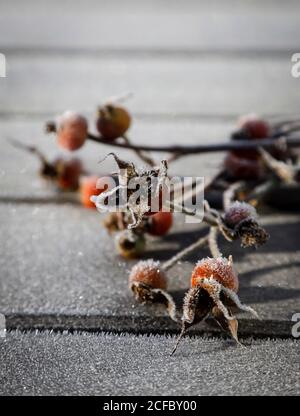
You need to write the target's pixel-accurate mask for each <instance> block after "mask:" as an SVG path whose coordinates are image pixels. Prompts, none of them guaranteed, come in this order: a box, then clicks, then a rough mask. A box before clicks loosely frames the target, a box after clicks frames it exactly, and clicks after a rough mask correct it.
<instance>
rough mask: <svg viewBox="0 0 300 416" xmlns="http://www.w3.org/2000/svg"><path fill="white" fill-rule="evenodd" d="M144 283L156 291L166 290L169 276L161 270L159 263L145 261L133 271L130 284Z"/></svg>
mask: <svg viewBox="0 0 300 416" xmlns="http://www.w3.org/2000/svg"><path fill="white" fill-rule="evenodd" d="M131 283H144V284H145V285H148V286H150V287H151V288H154V289H162V290H165V289H166V288H167V276H166V274H165V272H164V271H163V270H162V269H161V268H160V265H159V262H158V261H157V262H155V261H153V260H145V261H140V262H138V263H137V264H136V265H135V266H133V268H132V269H131V272H130V275H129V284H131Z"/></svg>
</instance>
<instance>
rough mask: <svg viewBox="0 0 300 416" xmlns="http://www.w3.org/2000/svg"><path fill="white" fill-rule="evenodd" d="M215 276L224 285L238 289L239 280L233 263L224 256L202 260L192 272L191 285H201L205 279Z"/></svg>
mask: <svg viewBox="0 0 300 416" xmlns="http://www.w3.org/2000/svg"><path fill="white" fill-rule="evenodd" d="M209 278H213V279H214V280H216V281H217V282H219V283H221V284H222V285H223V286H224V287H226V288H228V289H230V290H233V291H234V292H237V291H238V288H239V281H238V277H237V274H236V273H235V271H234V269H233V266H232V263H231V262H230V261H228V260H227V259H225V258H223V257H219V258H217V259H214V258H210V257H207V258H206V259H202V260H200V261H199V262H198V263H197V264H196V267H195V268H194V270H193V272H192V278H191V287H199V286H201V282H202V281H203V280H204V279H209Z"/></svg>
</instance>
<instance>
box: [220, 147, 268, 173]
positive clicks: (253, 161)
mask: <svg viewBox="0 0 300 416" xmlns="http://www.w3.org/2000/svg"><path fill="white" fill-rule="evenodd" d="M223 164H224V168H225V169H226V171H227V172H228V174H229V176H231V177H232V178H236V179H248V180H251V179H253V180H255V179H261V178H263V176H264V175H265V168H264V166H263V163H262V161H261V160H260V159H259V158H252V157H251V158H246V157H243V156H242V155H240V154H238V152H237V151H234V152H228V153H227V155H226V157H225V159H224V162H223Z"/></svg>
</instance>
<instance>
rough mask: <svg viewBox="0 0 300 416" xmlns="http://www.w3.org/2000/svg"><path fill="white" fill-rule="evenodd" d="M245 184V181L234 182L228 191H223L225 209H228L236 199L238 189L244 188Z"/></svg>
mask: <svg viewBox="0 0 300 416" xmlns="http://www.w3.org/2000/svg"><path fill="white" fill-rule="evenodd" d="M243 186H244V182H242V181H238V182H234V183H233V184H232V185H230V186H229V187H228V188H227V189H226V191H224V193H223V208H224V211H226V210H227V209H228V208H229V207H230V205H231V204H232V203H233V201H234V199H235V193H236V191H237V190H239V189H240V188H242V187H243Z"/></svg>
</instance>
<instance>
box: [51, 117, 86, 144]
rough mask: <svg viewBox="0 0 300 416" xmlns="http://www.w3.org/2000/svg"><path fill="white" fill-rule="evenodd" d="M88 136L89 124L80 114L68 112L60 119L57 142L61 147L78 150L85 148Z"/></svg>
mask: <svg viewBox="0 0 300 416" xmlns="http://www.w3.org/2000/svg"><path fill="white" fill-rule="evenodd" d="M87 134H88V123H87V120H86V118H85V117H83V116H82V115H80V114H77V113H73V112H72V111H66V112H65V113H64V114H63V115H62V116H61V117H60V119H59V122H58V127H57V140H58V144H59V146H60V147H63V148H64V149H67V150H71V151H73V150H77V149H79V148H80V147H81V146H83V144H84V142H85V140H86V137H87Z"/></svg>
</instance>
